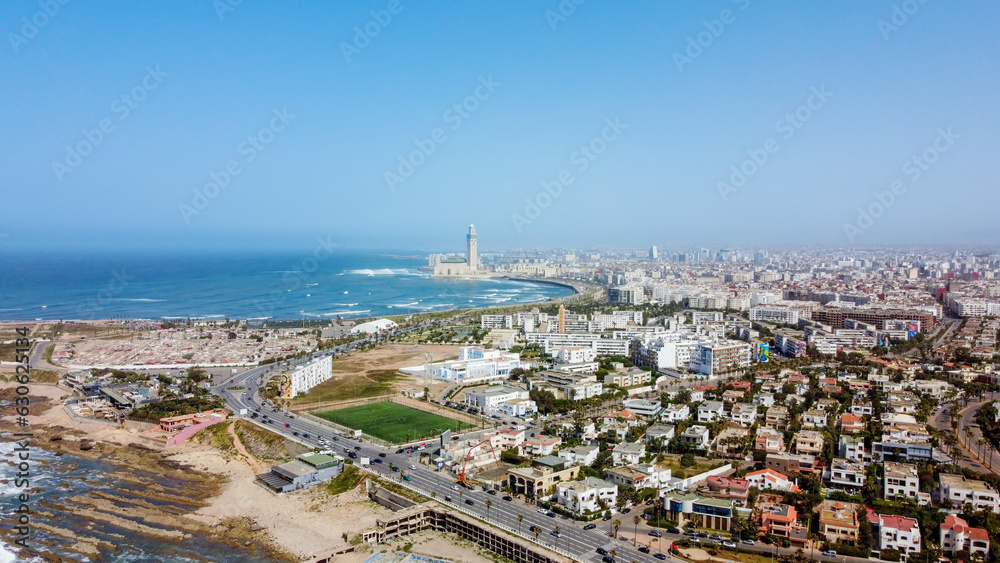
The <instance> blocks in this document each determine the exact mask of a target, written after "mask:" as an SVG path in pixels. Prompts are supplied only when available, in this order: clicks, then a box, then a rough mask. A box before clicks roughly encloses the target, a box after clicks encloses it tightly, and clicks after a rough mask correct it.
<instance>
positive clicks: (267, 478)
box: [257, 453, 344, 493]
mask: <svg viewBox="0 0 1000 563" xmlns="http://www.w3.org/2000/svg"><path fill="white" fill-rule="evenodd" d="M343 470H344V458H342V457H339V456H329V455H326V454H319V453H304V454H301V455H299V456H298V457H296V458H295V459H294V460H292V461H289V462H288V463H282V464H281V465H275V466H274V467H272V468H271V470H270V471H268V472H267V473H261V474H260V475H257V483H259V484H260V485H263V486H264V487H266V488H267V489H269V490H271V491H273V492H276V493H287V492H289V491H294V490H296V489H305V488H307V487H311V486H313V485H318V484H320V483H325V482H326V481H329V480H330V479H332V478H333V477H336V476H337V475H340V473H341V472H342V471H343Z"/></svg>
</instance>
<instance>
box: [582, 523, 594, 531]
mask: <svg viewBox="0 0 1000 563" xmlns="http://www.w3.org/2000/svg"><path fill="white" fill-rule="evenodd" d="M596 527H597V524H587V525H586V526H584V527H583V529H584V530H593V529H594V528H596Z"/></svg>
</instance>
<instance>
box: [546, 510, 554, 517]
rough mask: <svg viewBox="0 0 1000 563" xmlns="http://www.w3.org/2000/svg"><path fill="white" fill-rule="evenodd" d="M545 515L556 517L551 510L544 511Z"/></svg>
mask: <svg viewBox="0 0 1000 563" xmlns="http://www.w3.org/2000/svg"><path fill="white" fill-rule="evenodd" d="M545 515H546V516H548V517H549V518H555V517H556V513H555V512H552V511H549V512H546V513H545Z"/></svg>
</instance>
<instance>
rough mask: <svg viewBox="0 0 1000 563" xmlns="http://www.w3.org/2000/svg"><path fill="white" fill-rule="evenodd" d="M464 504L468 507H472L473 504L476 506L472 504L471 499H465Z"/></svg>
mask: <svg viewBox="0 0 1000 563" xmlns="http://www.w3.org/2000/svg"><path fill="white" fill-rule="evenodd" d="M465 504H467V505H469V506H472V505H474V504H476V503H475V502H473V501H472V499H471V498H467V499H465Z"/></svg>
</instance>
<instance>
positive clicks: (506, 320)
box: [479, 315, 514, 330]
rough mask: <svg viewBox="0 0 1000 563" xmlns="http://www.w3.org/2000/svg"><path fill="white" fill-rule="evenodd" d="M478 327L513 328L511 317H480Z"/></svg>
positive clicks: (490, 328)
mask: <svg viewBox="0 0 1000 563" xmlns="http://www.w3.org/2000/svg"><path fill="white" fill-rule="evenodd" d="M479 327H480V328H485V329H489V330H492V329H495V328H514V316H513V315H482V316H481V317H480V318H479Z"/></svg>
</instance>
